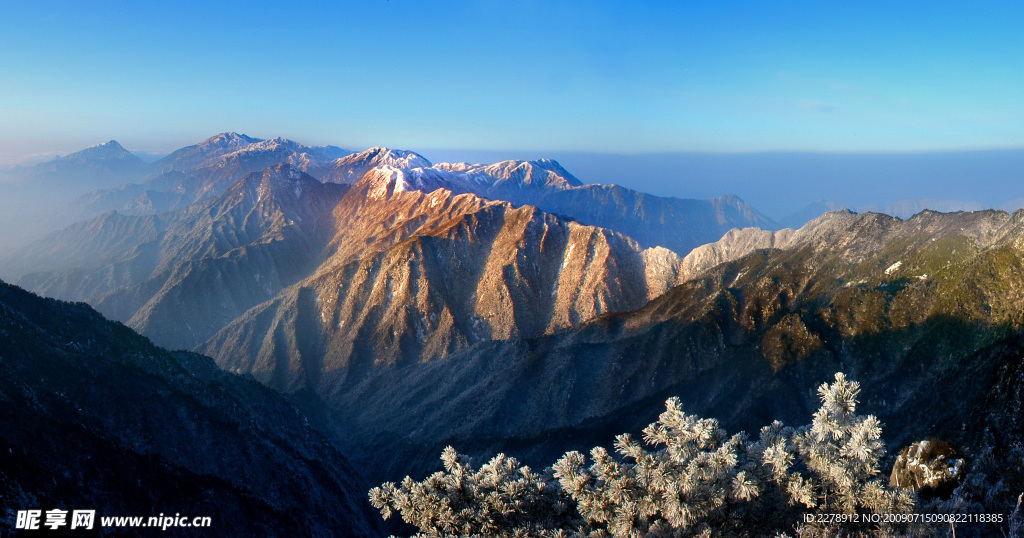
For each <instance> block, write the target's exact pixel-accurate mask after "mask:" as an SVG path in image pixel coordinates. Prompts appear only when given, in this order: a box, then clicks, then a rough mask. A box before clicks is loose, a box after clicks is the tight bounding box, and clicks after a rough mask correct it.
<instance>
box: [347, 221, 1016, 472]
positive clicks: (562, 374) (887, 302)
mask: <svg viewBox="0 0 1024 538" xmlns="http://www.w3.org/2000/svg"><path fill="white" fill-rule="evenodd" d="M714 249H715V250H717V251H718V252H719V253H728V254H722V255H721V256H720V257H719V258H717V259H714V260H712V259H711V258H710V257H705V258H703V259H704V260H707V261H706V262H705V263H701V262H700V261H699V260H696V261H693V263H692V267H694V271H695V273H696V276H695V277H694V278H692V279H690V280H688V281H686V282H684V283H683V284H681V285H679V286H677V287H675V288H673V289H671V290H670V291H668V292H667V293H665V294H663V295H661V296H660V297H658V298H656V299H654V300H653V301H651V302H649V303H648V304H646V305H644V306H643V307H641V308H639V309H636V310H633V311H630V312H623V313H613V314H608V315H604V316H600V317H597V318H594V319H592V320H590V321H587V322H584V323H582V324H579V325H576V326H573V327H571V328H568V329H565V330H563V331H559V332H557V333H554V334H550V335H543V336H539V337H536V338H525V339H510V340H500V341H492V342H484V343H479V344H475V345H473V346H470V347H468V348H466V349H464V350H461V351H459V352H456V353H453V354H452V355H450V356H449V357H447V358H445V359H443V360H438V361H432V362H428V363H425V364H417V365H410V366H408V367H406V368H403V369H393V370H382V371H379V372H377V375H373V376H369V377H368V378H367V379H365V380H364V381H362V382H361V383H359V384H357V385H356V386H354V387H352V388H350V389H348V390H347V391H345V393H344V394H342V395H339V396H337V397H335V398H333V400H332V401H333V403H334V404H335V405H337V406H338V407H339V408H340V409H345V410H346V411H347V412H346V420H347V421H348V424H349V428H350V429H351V431H353V432H355V433H356V434H355V435H353V436H352V437H351V438H350V439H352V440H353V442H355V443H356V445H354V446H352V447H350V448H349V449H348V450H347V453H351V454H378V453H387V454H400V455H401V458H399V459H400V460H401V461H402V463H401V464H397V465H392V464H389V463H388V462H387V461H383V460H375V459H373V460H370V461H372V465H373V466H374V467H373V468H374V469H378V470H379V473H378V474H376V475H375V476H374V477H375V478H376V479H378V480H382V479H395V478H396V477H397V475H399V474H402V473H406V472H408V468H409V467H410V466H414V467H416V468H417V469H418V470H419V471H420V472H421V473H422V472H424V471H426V470H428V469H430V468H431V462H430V461H429V458H427V457H426V456H425V455H432V454H435V453H437V451H438V450H440V448H442V447H443V446H445V445H447V444H452V445H455V446H458V447H460V450H464V451H466V452H468V453H471V454H488V453H494V452H495V451H498V450H504V451H509V450H511V451H513V452H514V453H515V454H516V455H517V457H523V458H525V459H526V460H527V462H529V463H532V464H534V465H537V464H541V463H542V462H543V461H550V460H551V458H553V457H555V456H557V455H559V454H561V453H562V452H563V451H565V450H570V449H574V450H581V449H585V448H586V447H588V446H593V445H594V444H601V443H607V442H608V439H611V437H612V435H613V434H615V433H617V432H622V431H638V430H639V429H640V428H642V427H643V426H644V425H645V424H646V423H648V422H650V421H651V420H653V418H654V417H656V416H657V414H658V412H659V411H660V409H661V406H662V403H663V402H664V400H665V399H666V398H667V397H669V396H678V397H679V398H680V399H681V401H682V402H683V405H684V408H685V409H686V410H687V412H690V413H695V414H697V415H699V416H713V417H716V418H718V419H719V420H721V421H722V423H723V425H725V426H726V427H727V428H728V429H729V431H736V430H740V429H746V430H747V431H750V430H751V429H756V428H757V427H759V425H763V424H765V423H767V422H770V421H771V420H773V419H780V420H783V421H785V422H787V423H790V424H794V423H799V421H800V420H805V417H807V416H809V415H810V414H811V413H812V412H813V410H814V409H815V407H816V405H817V403H818V402H817V398H816V395H815V393H814V391H813V388H814V387H815V385H816V382H815V380H819V379H824V378H827V376H828V375H829V374H830V373H832V372H834V371H837V370H842V371H845V372H850V375H852V376H854V377H855V378H857V379H858V380H860V381H861V383H862V386H863V387H864V390H863V393H862V405H863V407H864V409H867V410H869V411H870V412H871V413H873V414H876V415H877V416H879V417H880V418H881V419H882V421H883V423H884V424H885V427H886V429H885V432H886V439H887V440H888V441H889V442H891V443H894V444H895V446H900V444H901V443H907V442H909V441H911V440H913V439H916V438H923V437H928V436H937V437H940V438H945V439H949V440H951V441H955V442H956V443H958V446H960V447H962V448H963V449H964V450H966V451H968V452H969V453H971V454H975V455H977V454H981V453H983V452H985V451H986V450H988V451H990V452H991V451H993V450H994V451H996V453H998V454H999V457H1001V458H1010V459H1011V460H1012V458H1013V457H1017V456H1012V454H1014V453H1013V452H1012V450H1011V449H1010V448H1009V447H1012V446H1015V445H1014V444H1015V443H1018V442H1019V441H1020V440H1021V439H1022V438H1024V437H1022V433H1024V432H1022V426H1024V424H1022V423H1021V420H1020V416H1021V415H1020V411H1021V408H1020V402H1021V395H1022V394H1024V375H1022V373H1024V371H1022V368H1021V364H1022V363H1021V360H1020V358H1021V356H1024V332H1022V325H1024V318H1022V316H1021V311H1022V310H1024V308H1022V307H1024V279H1022V277H1021V275H1024V264H1022V262H1021V260H1022V255H1021V254H1022V250H1024V212H1017V213H1015V214H1014V215H1009V214H1007V213H1004V212H997V211H987V212H977V213H957V214H938V213H934V212H924V213H921V214H918V215H917V216H915V217H914V218H912V219H909V220H906V221H903V220H900V219H897V218H894V217H889V216H885V215H879V214H863V215H858V214H853V213H850V212H838V213H830V214H828V215H825V216H823V217H821V218H819V219H817V220H816V221H813V222H811V223H809V224H808V225H807V226H805V227H803V228H802V229H800V230H798V231H792V230H785V231H782V232H770V231H763V230H744V231H738V232H736V233H734V234H730V235H729V236H727V237H726V238H724V239H723V240H722V241H721V242H719V243H718V244H717V245H715V246H714ZM719 262H722V263H719ZM371 432H373V433H372V434H371ZM986 432H987V433H986ZM986 443H989V444H986ZM993 447H995V448H993ZM359 458H361V456H357V460H359ZM359 461H363V460H359ZM1001 461H1002V460H1001ZM1008 464H1009V463H1008Z"/></svg>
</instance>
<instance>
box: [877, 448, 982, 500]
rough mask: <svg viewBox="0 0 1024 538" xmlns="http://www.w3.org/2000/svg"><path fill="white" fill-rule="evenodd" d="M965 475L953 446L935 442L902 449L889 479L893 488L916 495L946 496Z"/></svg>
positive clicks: (962, 460) (961, 460) (962, 461)
mask: <svg viewBox="0 0 1024 538" xmlns="http://www.w3.org/2000/svg"><path fill="white" fill-rule="evenodd" d="M964 474H965V467H964V459H963V458H960V457H958V456H957V453H956V451H955V450H954V449H953V446H952V445H950V444H949V443H947V442H944V441H939V440H937V439H926V440H924V441H918V442H916V443H914V444H912V445H910V446H906V447H903V450H901V451H900V453H899V456H897V457H896V463H894V464H893V467H892V473H890V475H889V484H890V485H892V486H893V487H900V488H909V489H913V490H916V491H918V492H919V493H918V494H919V495H922V496H925V497H927V496H929V495H942V496H948V495H949V494H950V493H952V491H953V490H954V489H956V486H957V485H959V483H960V481H961V480H963V477H964Z"/></svg>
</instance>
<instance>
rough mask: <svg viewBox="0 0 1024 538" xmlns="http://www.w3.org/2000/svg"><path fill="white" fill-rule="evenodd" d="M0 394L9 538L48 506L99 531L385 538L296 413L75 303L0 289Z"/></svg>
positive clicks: (358, 488)
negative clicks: (144, 526) (206, 526)
mask: <svg viewBox="0 0 1024 538" xmlns="http://www.w3.org/2000/svg"><path fill="white" fill-rule="evenodd" d="M0 395H2V396H0V415H2V416H3V423H4V427H3V428H2V430H0V443H2V446H3V450H0V497H2V498H3V499H5V505H6V509H7V510H8V513H7V514H5V516H4V517H3V520H2V521H0V533H2V534H4V535H7V534H8V533H11V534H13V533H14V532H15V531H14V530H13V528H12V527H13V525H14V515H13V512H11V511H12V510H15V509H18V510H28V509H42V510H49V509H51V508H53V507H65V508H74V509H95V510H96V524H97V525H99V523H100V517H102V516H121V515H138V516H149V515H156V514H157V513H159V512H163V513H168V514H174V513H180V514H182V515H185V516H188V517H194V516H209V517H211V518H212V524H213V526H212V529H210V530H211V532H213V533H214V534H216V535H219V536H252V535H266V534H272V535H302V536H370V535H380V534H382V529H380V526H379V518H378V517H376V515H375V514H374V513H373V511H372V509H370V507H369V505H368V503H367V502H366V494H365V491H366V487H367V486H366V484H365V483H364V482H362V480H361V479H359V478H358V476H357V474H356V472H355V471H354V470H353V468H352V467H351V466H350V465H349V464H348V462H347V461H346V460H345V458H344V457H343V456H342V455H341V454H340V453H339V452H338V451H337V450H336V449H335V448H334V447H333V446H332V444H331V443H330V442H329V441H328V438H327V437H325V436H324V435H323V434H321V433H319V432H318V431H316V430H315V429H313V428H311V427H310V425H309V424H310V420H309V419H308V418H307V417H306V416H304V415H303V414H302V413H301V412H300V411H299V410H298V409H297V408H296V407H295V406H294V405H292V404H291V403H289V402H288V401H287V400H285V399H284V398H283V397H282V396H281V395H279V394H277V393H275V392H273V391H271V390H269V389H267V388H265V387H263V386H261V385H259V384H257V383H255V382H253V381H251V380H246V379H242V378H240V377H237V376H233V375H230V374H226V373H224V372H221V371H219V370H218V369H217V368H216V366H215V365H214V363H213V362H212V361H211V360H210V359H208V358H206V357H201V356H198V355H193V354H187V353H183V354H171V353H168V352H167V351H164V350H162V349H160V348H157V347H154V346H153V345H152V344H151V343H150V342H149V341H148V340H146V339H145V338H143V337H140V336H139V335H137V334H135V333H133V332H132V331H131V330H129V329H127V328H125V327H124V326H123V325H121V324H119V323H114V322H110V321H107V320H105V319H103V318H102V317H101V316H100V315H99V314H97V313H96V312H95V311H93V310H92V309H90V308H89V307H88V306H85V305H83V304H71V303H63V302H59V301H54V300H50V299H42V298H40V297H38V296H35V295H32V294H30V293H27V292H25V291H24V290H21V289H19V288H16V287H14V286H10V285H8V284H4V283H0ZM177 530H180V529H177ZM177 530H176V529H170V530H169V531H167V532H169V533H170V535H172V536H178V535H185V534H182V533H179V532H176V531H177ZM105 532H106V533H107V534H111V529H107V530H106V531H105ZM189 535H192V534H189Z"/></svg>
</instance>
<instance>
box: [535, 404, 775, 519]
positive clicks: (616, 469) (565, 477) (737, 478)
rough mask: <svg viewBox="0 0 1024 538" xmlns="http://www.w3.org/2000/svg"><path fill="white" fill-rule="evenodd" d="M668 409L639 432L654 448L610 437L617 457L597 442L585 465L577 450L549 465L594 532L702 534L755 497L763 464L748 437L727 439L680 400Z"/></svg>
mask: <svg viewBox="0 0 1024 538" xmlns="http://www.w3.org/2000/svg"><path fill="white" fill-rule="evenodd" d="M665 407H666V409H665V412H664V413H662V414H661V416H660V417H658V422H657V423H655V424H651V425H649V426H648V427H647V428H646V429H644V440H645V441H646V442H647V444H650V445H656V446H659V447H660V448H659V449H658V450H655V451H653V452H652V451H648V450H646V449H645V448H644V447H642V446H641V445H640V444H639V443H637V442H636V441H635V440H633V438H632V437H630V436H629V435H628V434H623V435H620V436H618V437H617V438H616V441H615V448H616V452H618V453H619V454H620V455H621V456H622V459H617V458H614V457H612V456H611V455H610V454H608V452H607V451H606V450H605V449H604V448H601V447H597V448H594V449H593V450H591V457H592V459H593V463H592V464H591V465H589V466H585V463H586V462H585V458H584V457H583V455H582V454H580V453H579V452H570V453H568V454H566V455H565V456H563V457H562V458H561V459H560V460H558V462H557V463H556V464H555V465H554V470H555V477H556V478H558V480H559V484H560V485H561V487H562V489H563V491H565V492H566V493H568V494H569V495H570V496H571V497H572V499H573V500H574V501H576V508H577V510H579V512H580V514H581V515H582V516H583V517H584V518H585V519H586V520H587V521H588V522H589V523H590V524H591V528H592V529H594V530H595V531H597V532H596V534H598V535H601V534H604V533H605V532H606V533H607V534H610V535H613V536H674V535H681V534H703V533H706V532H710V531H711V529H713V528H714V527H715V526H716V525H717V524H720V523H721V522H722V521H723V520H724V519H726V518H727V515H728V513H729V508H730V507H731V506H733V505H736V504H739V503H746V502H749V501H751V500H752V499H754V498H755V497H757V496H758V495H759V494H760V491H761V488H762V483H763V477H762V476H761V474H762V473H761V472H760V468H761V465H760V462H759V461H757V460H756V459H754V458H753V457H751V454H752V451H751V449H752V445H751V444H750V443H749V442H747V441H746V438H745V435H743V434H740V435H734V436H732V437H728V436H727V435H726V433H725V430H723V429H722V428H720V427H719V425H718V421H716V420H714V419H702V418H699V417H696V416H693V415H688V414H686V413H684V412H683V411H682V408H681V406H680V403H679V400H678V399H677V398H671V399H669V400H668V401H667V402H666V403H665ZM602 531H603V532H602Z"/></svg>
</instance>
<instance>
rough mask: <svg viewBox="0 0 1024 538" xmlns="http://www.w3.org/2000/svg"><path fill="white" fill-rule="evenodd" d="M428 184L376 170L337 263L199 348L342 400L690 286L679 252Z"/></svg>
mask: <svg viewBox="0 0 1024 538" xmlns="http://www.w3.org/2000/svg"><path fill="white" fill-rule="evenodd" d="M429 179H431V177H430V176H421V175H417V174H415V173H411V174H410V173H407V172H405V171H402V170H399V169H397V168H389V167H380V168H375V169H373V170H371V171H370V172H368V173H367V174H366V175H365V176H364V177H363V178H362V179H361V180H360V181H359V182H357V183H355V184H354V185H353V186H352V188H351V190H350V191H349V192H348V193H347V194H346V195H345V196H344V198H342V200H341V201H340V202H339V204H338V205H337V206H336V207H335V209H334V218H335V222H336V223H337V227H338V234H337V235H336V236H335V238H334V239H333V240H332V243H331V251H332V252H331V255H330V257H329V258H328V259H327V260H326V261H325V263H323V264H322V265H321V266H320V267H319V268H317V269H316V270H315V271H314V272H313V274H312V275H311V276H310V277H308V278H306V279H304V280H302V281H301V282H299V283H298V284H296V285H294V286H292V287H290V288H289V289H287V290H285V292H284V293H282V294H281V295H279V296H278V297H276V298H274V299H273V300H272V301H269V302H267V303H264V304H262V305H259V306H258V307H256V308H253V309H252V310H250V311H249V312H247V313H246V314H245V315H244V316H241V317H239V318H238V319H237V320H236V321H234V322H232V323H231V324H230V325H228V326H227V327H225V329H224V330H222V331H220V332H219V333H218V334H217V335H215V336H214V337H213V338H211V339H210V340H209V341H208V342H206V343H204V344H203V345H201V346H200V347H199V348H198V349H199V350H202V352H204V353H208V354H210V355H211V356H213V357H215V358H216V359H217V360H218V362H219V364H220V365H221V366H222V367H224V368H226V369H229V370H231V371H241V372H247V373H253V374H255V375H256V376H257V377H258V378H259V379H262V380H265V381H267V382H270V383H272V384H273V385H274V386H277V387H281V388H287V389H295V388H298V387H303V386H308V387H311V388H315V389H316V390H317V391H318V392H319V393H321V394H322V395H325V396H327V397H331V396H332V395H334V394H337V393H339V392H342V391H344V390H345V387H347V386H349V385H351V384H352V383H353V382H355V381H358V380H359V379H361V378H362V377H363V376H365V375H368V373H370V372H372V371H374V370H376V369H377V367H380V366H393V365H401V364H409V363H418V362H425V361H430V360H435V359H437V358H440V357H444V356H446V355H448V354H450V353H452V352H454V351H456V350H458V349H461V348H464V347H466V346H468V345H470V344H473V343H475V342H481V341H488V340H494V339H510V338H522V337H533V336H538V335H541V334H545V333H550V332H553V331H557V330H559V329H561V328H564V327H568V326H570V325H573V324H576V323H580V322H582V321H584V320H587V319H591V318H593V317H595V316H597V315H600V314H603V313H605V312H611V311H621V310H630V309H633V308H637V307H639V306H640V305H642V304H644V303H646V302H647V301H649V300H650V299H652V298H654V297H656V296H657V295H659V294H661V293H662V292H664V290H666V289H668V287H670V286H671V285H673V284H675V283H676V282H677V281H678V270H677V266H678V264H679V258H678V257H677V256H675V255H674V254H673V253H671V252H670V251H668V250H665V249H648V250H644V249H641V248H640V247H639V245H637V244H636V242H635V241H633V240H631V239H630V238H628V237H625V236H622V235H620V234H617V233H614V232H612V231H609V230H605V229H601V228H596V227H592V226H585V225H582V224H578V223H575V222H571V221H569V222H566V221H564V220H562V219H560V218H558V217H556V216H554V215H551V214H547V213H544V212H542V211H540V210H538V209H536V208H534V207H532V206H524V207H520V208H515V207H513V206H512V205H511V204H509V203H508V202H499V201H493V200H486V199H483V198H480V197H478V196H476V195H473V194H455V193H453V192H452V191H450V190H447V189H445V188H442V187H441V185H442V184H441V183H438V184H436V185H434V184H429V183H427V181H428V180H429ZM435 187H436V188H435Z"/></svg>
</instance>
